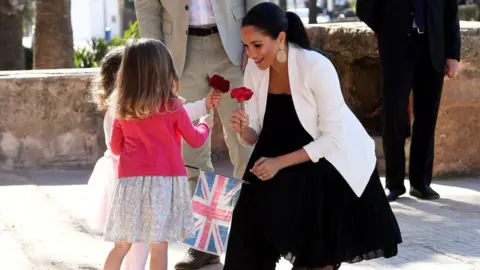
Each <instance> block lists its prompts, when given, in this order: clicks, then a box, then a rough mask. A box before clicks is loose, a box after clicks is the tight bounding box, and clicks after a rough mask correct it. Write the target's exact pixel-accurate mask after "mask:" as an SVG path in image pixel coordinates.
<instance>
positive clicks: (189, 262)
mask: <svg viewBox="0 0 480 270" xmlns="http://www.w3.org/2000/svg"><path fill="white" fill-rule="evenodd" d="M217 263H220V257H218V256H217V255H213V254H210V253H205V252H202V251H198V250H195V249H193V248H191V249H189V250H188V251H187V254H185V257H184V258H183V260H181V261H179V262H178V263H177V264H175V267H174V268H175V270H198V269H200V268H202V267H204V266H206V265H210V264H217Z"/></svg>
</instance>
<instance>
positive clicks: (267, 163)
mask: <svg viewBox="0 0 480 270" xmlns="http://www.w3.org/2000/svg"><path fill="white" fill-rule="evenodd" d="M281 169H282V167H281V164H280V161H279V160H278V159H276V158H266V157H261V158H259V159H258V160H257V161H256V162H255V164H254V165H253V168H252V169H250V172H251V173H253V174H255V175H256V176H257V177H258V179H260V180H262V181H267V180H270V179H272V178H273V177H274V176H275V175H276V174H277V173H278V171H279V170H281Z"/></svg>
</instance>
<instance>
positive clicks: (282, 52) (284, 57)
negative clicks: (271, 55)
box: [277, 43, 287, 63]
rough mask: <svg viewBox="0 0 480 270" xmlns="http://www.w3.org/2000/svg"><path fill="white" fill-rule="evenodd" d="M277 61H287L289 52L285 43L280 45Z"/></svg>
mask: <svg viewBox="0 0 480 270" xmlns="http://www.w3.org/2000/svg"><path fill="white" fill-rule="evenodd" d="M277 61H278V62H279V63H285V61H287V54H286V53H285V44H283V43H281V44H279V45H278V52H277Z"/></svg>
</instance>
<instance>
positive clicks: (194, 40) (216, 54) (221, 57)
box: [180, 34, 253, 194]
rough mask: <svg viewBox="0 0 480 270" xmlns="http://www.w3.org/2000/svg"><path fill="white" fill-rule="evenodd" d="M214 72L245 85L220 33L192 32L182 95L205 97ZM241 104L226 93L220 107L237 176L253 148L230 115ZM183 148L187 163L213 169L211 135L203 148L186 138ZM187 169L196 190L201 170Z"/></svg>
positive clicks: (232, 84)
mask: <svg viewBox="0 0 480 270" xmlns="http://www.w3.org/2000/svg"><path fill="white" fill-rule="evenodd" d="M214 74H218V75H220V76H222V77H224V78H225V79H227V80H229V81H230V87H231V89H233V88H236V87H240V86H243V74H242V71H241V69H240V67H237V66H234V65H233V64H232V62H230V59H229V58H228V56H227V53H226V52H225V50H224V49H223V44H222V41H221V40H220V35H219V34H214V35H209V36H206V37H197V36H189V37H188V41H187V57H186V62H185V68H184V71H183V74H182V76H181V78H180V96H182V97H183V98H185V101H186V102H194V101H197V100H200V99H202V98H204V97H205V96H206V95H207V94H208V93H209V91H210V87H209V85H208V81H207V77H211V76H212V75H214ZM237 108H238V103H237V102H236V101H235V100H234V99H232V98H230V95H229V94H225V95H223V97H222V99H221V102H220V105H219V107H218V108H217V110H218V114H219V116H220V120H221V122H222V125H223V133H224V135H225V142H226V145H227V147H228V151H229V155H230V160H231V162H232V163H233V165H234V171H233V176H234V177H235V178H237V179H242V177H243V173H244V172H245V169H246V166H247V163H248V159H249V158H250V154H251V152H252V150H253V148H251V147H245V146H243V145H241V144H240V143H239V141H238V139H237V135H236V133H235V132H234V130H233V129H232V128H231V125H230V119H231V116H232V113H233V111H234V110H236V109H237ZM182 152H183V153H182V154H183V159H184V161H185V164H187V165H191V166H195V167H198V168H200V169H205V170H212V171H213V165H212V160H211V136H210V137H209V138H208V140H207V142H206V143H205V145H204V146H203V147H202V148H199V149H193V148H191V147H190V146H189V145H188V144H186V143H185V142H184V143H183V145H182ZM187 172H188V178H189V179H190V188H191V192H192V194H193V192H194V190H195V187H196V181H197V176H198V171H196V170H192V169H189V168H187Z"/></svg>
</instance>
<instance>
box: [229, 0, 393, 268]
mask: <svg viewBox="0 0 480 270" xmlns="http://www.w3.org/2000/svg"><path fill="white" fill-rule="evenodd" d="M241 34H242V40H243V42H244V43H245V47H246V50H247V53H248V56H249V58H250V59H249V61H248V64H247V67H246V71H245V79H244V80H245V86H246V87H248V88H250V89H251V90H252V91H253V92H254V95H253V97H252V99H251V100H250V101H248V103H247V105H246V110H245V112H244V111H242V110H241V109H238V110H237V112H235V113H234V114H233V116H232V126H233V128H234V130H235V131H236V132H237V133H238V136H239V139H240V141H241V142H242V143H243V144H244V145H250V146H254V147H255V148H254V150H253V153H252V156H251V159H250V161H249V165H248V167H247V171H246V172H245V175H244V180H246V181H248V182H250V184H246V185H243V187H242V191H241V195H240V198H239V200H238V202H237V205H236V207H235V210H234V212H233V220H232V224H231V228H230V237H229V241H228V247H227V254H226V260H225V267H224V269H225V270H246V269H249V270H256V269H258V270H270V269H275V266H276V263H277V261H278V259H279V258H280V257H281V256H283V257H284V258H286V259H288V260H290V262H292V264H293V266H294V269H304V270H305V269H338V268H339V266H340V264H341V263H342V262H350V263H352V262H359V261H361V260H368V259H373V258H378V257H386V258H389V257H392V256H395V255H396V254H397V244H399V243H401V242H402V238H401V234H400V230H399V227H398V224H397V221H396V219H395V216H394V214H393V212H392V210H391V208H390V205H389V203H388V202H387V200H386V197H385V193H384V191H383V188H382V185H381V183H380V178H379V175H378V172H377V170H376V168H375V166H376V157H375V149H374V147H375V146H374V142H373V140H372V139H371V138H370V137H369V135H368V134H367V132H366V131H365V129H364V128H363V127H362V125H361V123H360V122H359V121H358V120H357V118H356V117H355V115H354V114H353V113H352V112H351V111H350V110H349V108H348V107H347V105H346V104H345V102H344V99H343V97H342V92H341V90H340V84H339V79H338V75H337V73H336V71H335V68H334V67H333V65H332V64H331V62H330V61H329V60H328V59H327V58H325V57H324V56H322V55H321V54H320V53H318V52H316V51H314V50H312V49H310V44H309V39H308V36H307V33H306V31H305V28H304V26H303V24H302V22H301V20H300V18H299V17H298V16H297V15H296V14H294V13H291V12H284V11H282V10H281V9H280V8H279V7H278V6H277V5H275V4H272V3H262V4H259V5H257V6H255V7H253V8H252V9H251V10H250V11H249V12H248V14H247V15H246V16H245V18H244V19H243V23H242V29H241Z"/></svg>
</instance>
